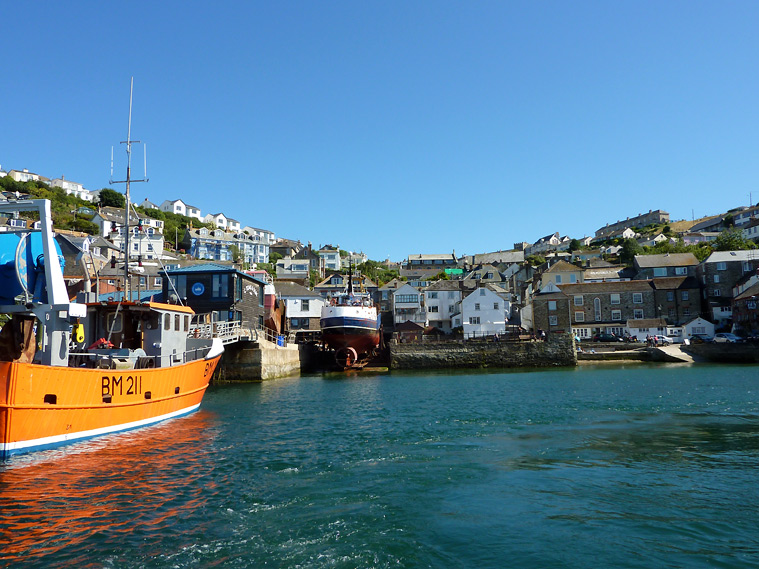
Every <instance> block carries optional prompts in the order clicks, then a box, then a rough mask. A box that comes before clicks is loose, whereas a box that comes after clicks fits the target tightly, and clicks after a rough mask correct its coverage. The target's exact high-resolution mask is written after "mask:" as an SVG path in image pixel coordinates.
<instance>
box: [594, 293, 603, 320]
mask: <svg viewBox="0 0 759 569" xmlns="http://www.w3.org/2000/svg"><path fill="white" fill-rule="evenodd" d="M593 312H594V313H595V314H594V316H595V318H596V322H600V320H601V299H600V298H594V299H593Z"/></svg>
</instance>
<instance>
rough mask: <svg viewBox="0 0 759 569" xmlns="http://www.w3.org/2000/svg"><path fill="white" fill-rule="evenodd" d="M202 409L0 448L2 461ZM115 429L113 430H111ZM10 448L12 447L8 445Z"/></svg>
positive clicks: (131, 429) (125, 430) (198, 405)
mask: <svg viewBox="0 0 759 569" xmlns="http://www.w3.org/2000/svg"><path fill="white" fill-rule="evenodd" d="M199 408H200V403H198V404H197V405H193V406H191V407H188V408H187V409H180V410H179V411H175V412H173V413H169V414H168V416H167V415H161V416H158V417H153V418H152V419H149V420H147V421H138V422H136V423H130V424H127V425H126V426H118V425H117V426H114V427H106V429H107V430H105V432H102V431H101V430H98V431H100V432H97V433H94V434H83V435H81V436H76V435H70V436H69V438H68V439H62V440H57V441H54V442H47V443H43V444H36V445H34V444H33V445H30V446H23V447H20V448H15V447H14V448H3V447H2V446H0V460H2V459H7V458H10V457H11V456H15V455H20V454H26V453H29V452H37V451H41V450H51V449H54V448H58V447H62V446H66V445H70V444H74V443H78V442H82V441H87V440H90V439H94V438H97V437H104V436H107V435H112V434H115V433H125V432H127V431H134V430H136V429H141V428H143V427H148V426H151V425H155V424H157V423H162V422H163V421H168V420H170V419H175V418H177V417H184V416H185V415H189V414H190V413H192V412H194V411H197V410H198V409H199ZM111 429H113V430H111ZM8 446H10V445H8Z"/></svg>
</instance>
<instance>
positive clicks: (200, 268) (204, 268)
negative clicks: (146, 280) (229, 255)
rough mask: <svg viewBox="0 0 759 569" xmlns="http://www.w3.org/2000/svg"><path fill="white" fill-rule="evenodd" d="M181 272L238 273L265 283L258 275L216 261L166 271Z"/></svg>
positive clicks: (170, 272)
mask: <svg viewBox="0 0 759 569" xmlns="http://www.w3.org/2000/svg"><path fill="white" fill-rule="evenodd" d="M179 273H237V274H239V275H242V276H244V277H246V278H248V279H253V280H255V281H258V282H261V283H263V281H262V280H261V279H259V278H258V277H255V276H253V275H249V274H247V273H243V272H242V271H238V270H237V269H236V268H234V267H233V266H231V265H217V264H216V263H201V264H198V265H187V266H186V267H181V268H179V269H171V270H170V271H166V274H167V275H175V274H179Z"/></svg>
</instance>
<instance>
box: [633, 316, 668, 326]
mask: <svg viewBox="0 0 759 569" xmlns="http://www.w3.org/2000/svg"><path fill="white" fill-rule="evenodd" d="M627 327H628V328H666V327H667V319H666V318H640V319H639V320H628V321H627Z"/></svg>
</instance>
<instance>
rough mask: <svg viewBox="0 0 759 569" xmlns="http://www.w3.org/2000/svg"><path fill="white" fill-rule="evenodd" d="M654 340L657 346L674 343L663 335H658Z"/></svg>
mask: <svg viewBox="0 0 759 569" xmlns="http://www.w3.org/2000/svg"><path fill="white" fill-rule="evenodd" d="M653 338H654V339H655V340H656V343H657V344H672V343H673V342H674V340H673V339H672V338H670V337H669V336H662V335H661V334H656V335H655V336H653Z"/></svg>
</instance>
